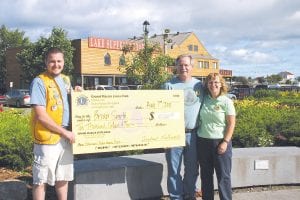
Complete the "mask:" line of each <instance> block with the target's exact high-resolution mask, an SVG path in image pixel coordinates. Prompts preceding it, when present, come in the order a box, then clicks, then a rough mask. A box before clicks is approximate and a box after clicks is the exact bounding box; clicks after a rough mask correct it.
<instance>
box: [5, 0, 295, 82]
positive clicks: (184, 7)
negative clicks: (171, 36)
mask: <svg viewBox="0 0 300 200" xmlns="http://www.w3.org/2000/svg"><path fill="white" fill-rule="evenodd" d="M145 20H147V21H149V23H150V26H149V30H150V33H149V35H150V36H151V35H154V34H162V33H163V30H164V29H166V28H168V29H170V30H171V32H172V33H173V32H174V33H176V32H178V31H179V32H194V33H195V34H196V35H197V37H198V38H199V40H200V41H201V42H202V44H203V45H204V46H205V48H206V49H207V51H208V52H209V53H210V54H211V55H212V56H213V57H215V58H217V59H219V60H220V68H221V69H227V70H232V71H233V76H245V77H261V76H268V75H273V74H278V73H279V72H282V71H288V72H291V73H293V74H294V75H295V77H298V76H300V0H51V1H49V0H13V1H12V0H0V25H5V26H6V27H7V28H8V29H9V30H16V29H18V30H20V31H24V32H25V36H27V37H29V38H30V40H31V41H32V42H35V41H37V40H38V39H39V38H40V37H41V36H43V37H48V36H49V34H50V33H51V30H52V29H53V27H58V28H63V29H64V30H65V31H66V32H67V33H68V35H67V36H68V38H69V39H80V38H81V39H83V38H88V37H89V36H95V37H101V38H109V39H115V40H125V39H128V38H132V37H133V36H142V34H143V27H142V24H143V22H144V21H145Z"/></svg>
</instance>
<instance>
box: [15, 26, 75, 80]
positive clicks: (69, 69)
mask: <svg viewBox="0 0 300 200" xmlns="http://www.w3.org/2000/svg"><path fill="white" fill-rule="evenodd" d="M50 47H58V48H60V49H61V50H62V51H63V52H64V59H65V67H64V71H63V73H65V74H67V75H72V74H73V70H74V66H73V63H72V59H73V51H74V48H73V47H72V45H71V41H70V40H69V39H67V32H66V31H65V30H63V29H61V28H53V29H52V33H51V35H50V37H49V38H45V37H40V39H39V40H38V41H37V42H36V43H33V44H31V45H29V46H28V47H27V48H24V49H23V50H22V51H21V52H20V53H19V54H17V58H18V61H19V63H20V65H21V68H22V70H23V72H24V75H25V77H26V79H27V80H29V81H31V80H32V79H33V78H34V77H36V76H37V75H38V74H40V73H42V72H44V71H45V64H44V55H45V53H46V52H47V50H48V49H49V48H50Z"/></svg>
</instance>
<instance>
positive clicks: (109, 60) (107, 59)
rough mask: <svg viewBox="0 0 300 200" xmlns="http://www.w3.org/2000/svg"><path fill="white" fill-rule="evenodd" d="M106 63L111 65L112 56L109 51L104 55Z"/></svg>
mask: <svg viewBox="0 0 300 200" xmlns="http://www.w3.org/2000/svg"><path fill="white" fill-rule="evenodd" d="M104 64H105V65H111V58H110V55H109V53H107V54H105V56H104Z"/></svg>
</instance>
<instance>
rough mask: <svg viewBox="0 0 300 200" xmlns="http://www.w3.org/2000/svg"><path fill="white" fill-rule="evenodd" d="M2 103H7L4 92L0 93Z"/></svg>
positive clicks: (0, 102)
mask: <svg viewBox="0 0 300 200" xmlns="http://www.w3.org/2000/svg"><path fill="white" fill-rule="evenodd" d="M0 104H2V105H5V104H6V97H5V95H3V94H0Z"/></svg>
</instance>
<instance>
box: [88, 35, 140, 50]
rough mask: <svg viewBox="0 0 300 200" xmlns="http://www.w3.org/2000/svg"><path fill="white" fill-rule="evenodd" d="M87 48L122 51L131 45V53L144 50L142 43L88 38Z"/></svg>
mask: <svg viewBox="0 0 300 200" xmlns="http://www.w3.org/2000/svg"><path fill="white" fill-rule="evenodd" d="M88 45H89V48H100V49H114V50H122V48H123V47H124V46H126V45H131V46H132V47H133V49H132V50H133V51H139V50H141V49H143V48H144V44H143V43H138V42H130V41H126V40H111V39H106V38H96V37H89V39H88Z"/></svg>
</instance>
